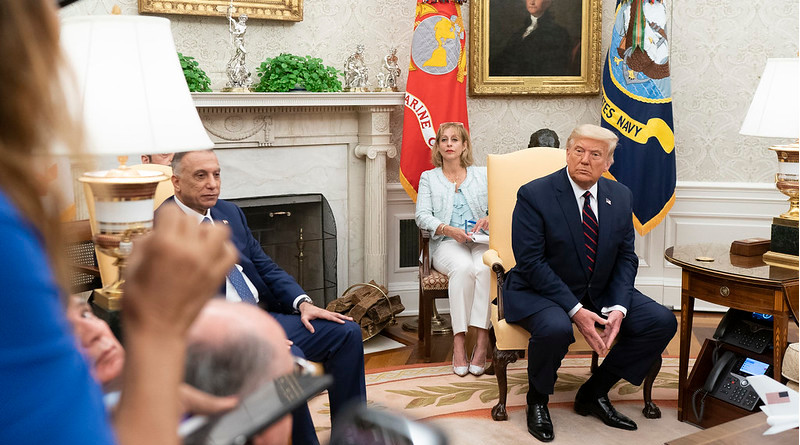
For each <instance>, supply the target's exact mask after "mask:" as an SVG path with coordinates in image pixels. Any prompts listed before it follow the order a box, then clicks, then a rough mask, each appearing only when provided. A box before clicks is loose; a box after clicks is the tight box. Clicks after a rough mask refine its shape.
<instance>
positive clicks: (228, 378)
mask: <svg viewBox="0 0 800 445" xmlns="http://www.w3.org/2000/svg"><path fill="white" fill-rule="evenodd" d="M188 343H189V346H188V348H187V351H186V377H185V381H186V383H188V384H190V385H192V386H194V387H196V388H198V389H200V390H203V391H206V392H208V393H210V394H213V395H217V396H228V395H246V394H248V393H250V392H252V391H253V390H254V389H255V388H257V387H258V386H259V385H260V384H262V383H264V382H266V381H269V380H272V379H274V378H276V377H279V376H281V375H285V374H288V373H290V372H291V371H292V369H293V366H294V361H293V360H292V356H291V354H290V353H289V348H288V347H287V340H286V334H285V333H284V332H283V328H281V326H280V325H279V324H278V322H277V321H275V319H274V318H272V317H271V316H270V315H269V314H267V313H266V312H264V311H263V310H261V309H259V308H258V307H256V306H252V305H249V304H244V303H232V302H227V301H225V300H221V299H216V300H211V301H209V302H208V303H207V304H206V306H205V307H204V308H203V310H202V311H201V312H200V315H198V317H197V319H196V320H195V321H194V323H193V324H192V327H191V328H190V329H189V335H188ZM290 431H291V416H289V415H287V416H286V417H285V418H283V419H281V420H280V421H278V422H277V423H275V424H273V425H272V426H270V427H269V428H268V429H267V430H265V431H264V432H263V433H261V434H259V435H258V436H257V437H256V438H254V441H253V443H254V444H259V445H260V444H281V445H282V444H285V443H286V442H287V440H288V437H289V433H290Z"/></svg>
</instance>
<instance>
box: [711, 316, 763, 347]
mask: <svg viewBox="0 0 800 445" xmlns="http://www.w3.org/2000/svg"><path fill="white" fill-rule="evenodd" d="M714 338H715V339H717V340H719V341H721V342H724V343H727V344H729V345H734V346H738V347H740V348H742V349H746V350H748V351H752V352H755V353H758V354H763V353H764V351H766V350H767V348H771V347H772V323H771V322H769V321H763V320H762V321H757V320H755V319H754V318H753V314H752V313H751V312H745V311H740V310H737V309H730V310H728V312H727V313H726V314H725V316H724V317H722V320H721V321H720V322H719V325H718V326H717V330H716V331H715V332H714Z"/></svg>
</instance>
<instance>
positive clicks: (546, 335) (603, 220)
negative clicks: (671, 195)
mask: <svg viewBox="0 0 800 445" xmlns="http://www.w3.org/2000/svg"><path fill="white" fill-rule="evenodd" d="M617 140H618V139H617V136H616V135H615V134H614V133H612V132H611V131H610V130H608V129H605V128H602V127H598V126H596V125H588V124H587V125H580V126H578V127H577V128H576V129H575V130H574V131H573V132H572V134H571V135H570V137H569V139H568V140H567V153H566V155H567V167H566V168H565V169H562V170H559V171H557V172H555V173H553V174H550V175H548V176H545V177H543V178H540V179H537V180H534V181H531V182H529V183H528V184H526V185H524V186H522V187H521V188H520V189H519V192H518V193H517V204H516V207H515V208H514V215H513V222H512V228H511V231H512V233H511V242H512V247H513V250H514V257H515V259H516V266H515V267H514V268H513V269H511V270H510V271H509V272H508V276H507V277H506V280H505V282H504V284H503V296H504V300H503V301H504V303H505V315H506V319H507V320H508V321H509V322H514V323H517V324H519V325H521V326H523V327H524V328H525V329H527V330H528V331H529V332H530V333H531V339H530V343H529V344H528V382H529V385H530V386H529V390H528V396H527V402H528V410H527V423H528V431H529V432H530V433H531V434H532V435H533V436H534V437H536V438H537V439H539V440H541V441H544V442H549V441H551V440H553V438H554V435H553V424H552V421H551V419H550V413H549V411H548V409H547V402H548V396H549V394H552V393H553V388H554V386H555V381H556V378H557V374H556V371H557V370H558V368H559V366H560V365H561V360H562V359H563V358H564V356H565V355H566V353H567V349H568V347H569V345H570V344H571V343H573V342H574V341H575V338H574V336H573V331H572V323H573V322H574V323H575V325H576V326H577V328H578V330H579V331H580V333H581V334H582V335H583V336H584V337H585V338H586V341H587V342H588V343H589V345H590V346H591V347H592V349H593V350H594V351H596V352H597V353H599V354H602V353H604V352H605V351H608V350H609V349H610V351H609V352H608V355H607V356H606V358H605V360H604V361H603V363H602V364H601V365H600V367H599V368H598V369H597V371H596V372H595V373H594V374H592V376H591V377H590V378H589V380H587V381H586V383H585V384H584V385H583V386H581V388H580V390H579V391H578V393H577V395H576V397H575V405H574V409H575V411H576V412H577V413H578V414H581V415H584V416H585V415H588V414H592V415H594V416H596V417H598V418H600V419H601V420H602V421H603V422H604V423H606V424H607V425H609V426H612V427H616V428H622V429H627V430H635V429H636V428H637V427H636V423H634V422H633V420H631V419H629V418H628V417H626V416H625V415H623V414H620V413H619V412H617V411H616V410H615V409H614V407H613V406H612V405H611V403H610V402H609V400H608V391H609V390H610V389H611V388H612V387H613V386H614V384H616V383H617V382H618V381H619V380H620V379H621V378H622V379H625V380H627V381H629V382H630V383H631V384H633V385H640V384H641V383H642V381H643V380H644V378H645V376H646V375H647V373H648V371H649V370H650V367H651V366H652V364H653V363H654V362H655V360H656V359H657V358H658V356H659V355H660V354H661V352H662V351H663V350H664V348H665V347H666V346H667V344H668V343H669V341H670V339H672V337H673V336H674V335H675V331H676V329H677V322H676V320H675V316H674V315H673V314H672V312H671V311H670V310H668V309H666V308H665V307H663V306H661V305H660V304H658V303H656V302H655V301H653V300H652V299H650V298H649V297H647V296H645V295H643V294H642V293H641V292H639V291H638V290H636V289H635V288H634V287H633V284H634V280H635V278H636V271H637V268H638V265H639V261H638V258H637V256H636V253H635V252H634V246H633V243H634V230H633V219H632V212H631V196H632V195H631V191H630V190H629V189H628V188H627V187H625V186H624V185H622V184H620V183H618V182H615V181H612V180H609V179H606V178H603V177H602V176H601V175H602V174H603V173H604V172H606V171H607V170H608V168H609V167H610V166H611V164H612V162H613V161H614V148H615V147H616V145H617ZM595 324H599V325H603V326H604V327H605V329H604V330H603V331H602V333H598V332H597V330H596V329H595ZM615 339H616V340H617V343H616V344H615V345H614V346H613V347H612V343H613V342H614V340H615Z"/></svg>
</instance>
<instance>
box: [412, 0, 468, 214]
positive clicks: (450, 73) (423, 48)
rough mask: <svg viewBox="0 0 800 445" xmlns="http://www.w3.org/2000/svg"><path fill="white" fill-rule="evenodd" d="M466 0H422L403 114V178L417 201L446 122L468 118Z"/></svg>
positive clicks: (415, 30)
mask: <svg viewBox="0 0 800 445" xmlns="http://www.w3.org/2000/svg"><path fill="white" fill-rule="evenodd" d="M462 3H464V1H463V0H452V1H444V0H417V8H416V17H415V19H414V36H413V39H412V41H411V62H410V64H409V67H408V82H407V83H406V97H405V107H404V114H403V142H402V148H401V151H400V182H401V183H402V184H403V188H405V190H406V193H408V196H410V197H411V199H412V200H414V201H415V202H416V200H417V190H418V187H419V177H420V175H421V174H422V172H424V171H425V170H429V169H431V168H433V165H432V164H431V148H432V147H433V143H434V141H435V140H436V130H437V129H438V128H439V125H441V124H442V123H444V122H461V123H463V124H464V127H465V128H467V130H468V131H469V122H468V121H467V91H466V85H467V54H466V48H465V43H466V30H465V29H464V20H463V18H462V16H461V4H462Z"/></svg>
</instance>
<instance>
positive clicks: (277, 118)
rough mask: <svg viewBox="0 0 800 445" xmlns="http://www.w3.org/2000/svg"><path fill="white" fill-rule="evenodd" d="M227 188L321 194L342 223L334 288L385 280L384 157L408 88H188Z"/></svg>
mask: <svg viewBox="0 0 800 445" xmlns="http://www.w3.org/2000/svg"><path fill="white" fill-rule="evenodd" d="M192 96H193V98H194V101H195V105H196V107H197V109H198V113H199V114H200V118H201V119H202V121H203V125H204V126H205V128H206V130H207V131H208V133H209V136H210V137H211V139H212V140H213V141H214V143H215V149H216V150H217V153H218V156H219V158H220V164H221V166H222V169H223V172H222V174H223V186H222V194H221V196H222V197H223V198H244V197H252V196H271V195H282V194H297V193H321V194H323V195H324V196H325V197H326V199H327V200H328V203H329V204H330V205H331V209H332V211H333V213H334V218H335V219H336V226H337V264H338V267H337V279H338V287H339V289H338V293H339V294H341V293H342V291H344V289H346V288H347V286H349V285H350V284H353V283H357V282H363V281H369V280H375V281H376V282H378V283H382V284H386V283H387V279H388V276H387V258H386V227H387V225H386V208H387V202H386V201H387V199H386V158H387V157H389V158H392V157H394V156H396V155H397V148H396V147H395V146H394V145H393V144H391V142H390V138H391V133H390V131H389V128H390V125H389V123H390V115H391V113H392V112H402V109H401V108H400V107H401V106H402V104H403V99H404V93H402V92H400V93H309V92H292V93H192Z"/></svg>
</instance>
